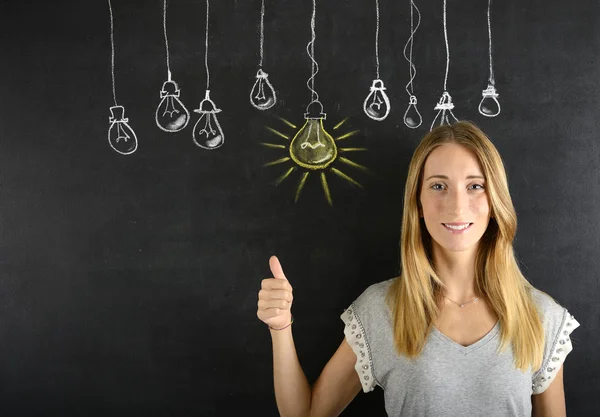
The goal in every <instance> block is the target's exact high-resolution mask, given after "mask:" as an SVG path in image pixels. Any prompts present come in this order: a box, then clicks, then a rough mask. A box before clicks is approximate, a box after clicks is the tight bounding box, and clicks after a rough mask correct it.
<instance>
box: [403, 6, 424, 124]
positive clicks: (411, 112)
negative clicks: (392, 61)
mask: <svg viewBox="0 0 600 417" xmlns="http://www.w3.org/2000/svg"><path fill="white" fill-rule="evenodd" d="M415 15H416V23H415ZM420 25H421V12H420V11H419V8H418V7H417V5H416V4H415V2H414V1H413V0H410V36H409V38H408V40H407V41H406V44H405V45H404V58H405V59H406V60H407V61H408V71H409V75H410V79H409V80H408V83H407V84H406V92H407V93H408V97H409V100H408V107H407V108H406V111H405V112H404V124H405V125H406V126H407V127H409V128H411V129H416V128H418V127H419V126H421V123H423V118H422V117H421V113H420V112H419V109H418V108H417V96H415V94H414V86H413V80H414V79H415V77H416V75H417V68H416V66H415V64H414V63H413V47H414V41H415V33H416V32H417V29H418V28H419V26H420Z"/></svg>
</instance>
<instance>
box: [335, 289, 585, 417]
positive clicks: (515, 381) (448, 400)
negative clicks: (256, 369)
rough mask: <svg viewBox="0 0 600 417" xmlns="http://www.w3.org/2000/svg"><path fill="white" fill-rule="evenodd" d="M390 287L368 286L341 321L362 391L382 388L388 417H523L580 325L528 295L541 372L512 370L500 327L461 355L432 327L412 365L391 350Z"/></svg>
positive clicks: (541, 297) (546, 300) (544, 299)
mask: <svg viewBox="0 0 600 417" xmlns="http://www.w3.org/2000/svg"><path fill="white" fill-rule="evenodd" d="M394 279H396V278H394ZM392 282H393V279H391V280H388V281H384V282H380V283H378V284H374V285H371V286H370V287H369V288H367V289H366V290H365V292H363V293H362V294H361V295H360V297H358V299H356V301H354V303H352V305H351V306H350V307H349V308H348V309H346V310H345V311H344V313H342V315H341V319H342V320H343V322H344V324H345V327H344V334H345V336H346V341H347V342H348V344H349V345H350V346H351V347H352V349H353V351H354V353H355V354H356V358H357V359H356V366H355V369H356V372H357V373H358V376H359V377H360V380H361V383H362V388H363V391H364V392H369V391H372V390H373V389H374V388H375V386H379V387H381V388H382V389H383V390H384V396H385V408H386V411H387V414H388V415H389V416H390V417H405V416H408V417H445V416H452V417H454V416H463V415H468V416H483V415H485V416H486V417H495V416H498V417H507V416H518V417H522V416H530V415H531V395H533V394H540V393H542V392H543V391H544V390H545V389H546V388H547V387H548V386H549V385H550V383H551V382H552V381H553V378H554V376H555V375H556V373H557V372H558V370H559V369H560V367H561V365H562V363H563V362H564V360H565V358H566V356H567V354H568V353H569V352H570V351H571V350H572V344H571V339H570V337H569V335H570V333H571V332H572V331H573V330H574V329H576V328H577V327H578V326H579V323H578V322H577V320H575V318H573V316H572V315H571V314H569V313H568V311H567V310H566V309H565V308H563V307H561V306H560V305H558V304H557V303H556V302H554V301H553V300H552V299H551V298H550V297H549V296H548V295H547V294H545V293H543V292H541V291H538V290H534V291H533V293H532V295H533V297H534V300H535V302H536V305H537V308H538V311H539V312H540V313H541V317H542V322H543V326H544V332H545V338H546V343H545V348H544V359H543V363H542V367H541V368H540V369H538V370H532V369H529V371H528V372H523V371H521V370H518V369H515V367H514V364H513V354H512V349H511V347H510V346H509V347H508V348H507V349H506V350H504V352H502V353H498V348H499V345H500V333H499V331H500V324H499V322H498V323H496V325H495V326H494V327H493V328H492V330H490V331H489V333H487V334H486V335H485V336H484V337H483V338H481V339H480V340H478V341H477V342H475V343H473V344H472V345H469V346H467V347H465V346H462V345H460V344H458V343H456V342H454V341H453V340H452V339H450V338H448V337H446V336H445V335H444V334H443V333H442V332H440V331H439V330H438V329H436V328H435V327H433V329H432V331H431V332H430V334H429V335H428V337H427V340H426V343H425V347H424V348H423V351H422V352H421V355H420V356H419V357H418V358H417V359H415V360H414V361H411V360H409V359H407V358H406V357H404V356H400V355H399V354H398V353H397V351H396V348H395V345H394V339H393V327H392V323H393V322H392V317H391V314H390V309H389V307H388V305H387V303H386V301H385V298H386V295H387V291H388V288H389V286H390V284H391V283H392Z"/></svg>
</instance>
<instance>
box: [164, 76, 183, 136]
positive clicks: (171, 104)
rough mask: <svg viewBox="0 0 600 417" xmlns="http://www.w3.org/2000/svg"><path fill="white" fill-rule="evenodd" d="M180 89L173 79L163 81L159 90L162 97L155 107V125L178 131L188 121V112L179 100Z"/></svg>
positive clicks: (166, 129)
mask: <svg viewBox="0 0 600 417" xmlns="http://www.w3.org/2000/svg"><path fill="white" fill-rule="evenodd" d="M179 93H180V90H179V88H178V86H177V83H176V82H175V81H171V80H168V81H165V82H164V84H163V86H162V89H161V90H160V98H161V99H162V100H161V102H160V104H159V105H158V108H157V109H156V125H157V126H158V127H159V128H161V129H162V130H164V131H165V132H179V131H180V130H183V129H184V128H185V127H186V126H187V124H188V122H189V121H190V112H189V111H188V109H186V108H185V106H184V105H183V103H182V102H181V101H180V100H179Z"/></svg>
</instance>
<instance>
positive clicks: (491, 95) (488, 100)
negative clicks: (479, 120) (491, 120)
mask: <svg viewBox="0 0 600 417" xmlns="http://www.w3.org/2000/svg"><path fill="white" fill-rule="evenodd" d="M481 95H482V96H483V97H482V99H481V102H480V103H479V113H481V114H482V115H484V116H486V117H496V116H498V115H499V114H500V102H499V101H498V93H496V88H495V87H494V86H493V85H492V84H488V86H487V88H486V89H485V90H483V91H482V93H481Z"/></svg>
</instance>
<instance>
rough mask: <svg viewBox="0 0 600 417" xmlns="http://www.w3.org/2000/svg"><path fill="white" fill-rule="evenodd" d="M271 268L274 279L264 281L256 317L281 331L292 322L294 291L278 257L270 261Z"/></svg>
mask: <svg viewBox="0 0 600 417" xmlns="http://www.w3.org/2000/svg"><path fill="white" fill-rule="evenodd" d="M269 267H270V268H271V273H272V274H273V278H267V279H263V280H262V283H261V289H260V291H259V292H258V311H257V313H256V315H257V316H258V318H259V319H261V320H262V321H263V322H264V323H265V324H267V325H268V326H269V327H272V328H274V329H280V328H283V327H285V326H287V325H289V324H290V322H291V320H292V312H291V308H292V301H293V300H294V296H293V295H292V291H293V289H292V286H291V285H290V283H289V282H288V280H287V278H286V277H285V274H284V273H283V269H282V268H281V264H280V263H279V259H277V257H276V256H271V258H270V259H269Z"/></svg>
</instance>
